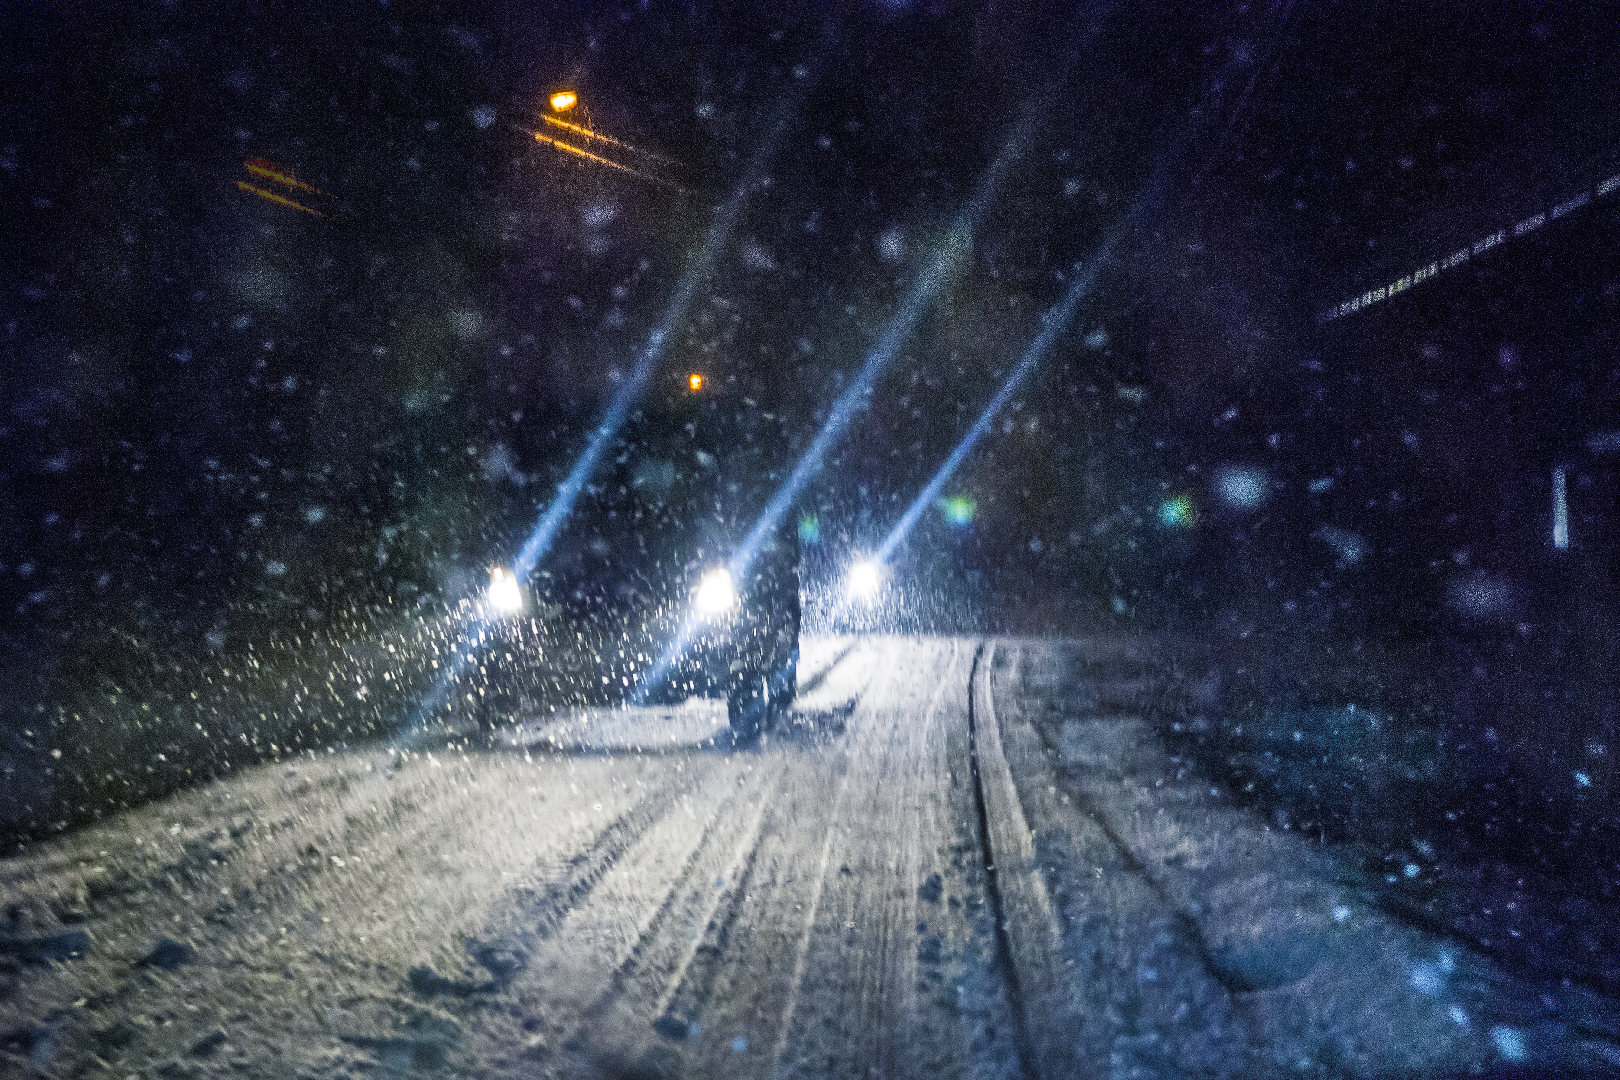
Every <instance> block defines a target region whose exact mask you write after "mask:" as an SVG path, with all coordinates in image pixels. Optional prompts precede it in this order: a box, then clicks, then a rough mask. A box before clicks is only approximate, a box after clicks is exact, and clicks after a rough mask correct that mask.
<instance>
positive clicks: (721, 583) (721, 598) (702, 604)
mask: <svg viewBox="0 0 1620 1080" xmlns="http://www.w3.org/2000/svg"><path fill="white" fill-rule="evenodd" d="M692 606H693V607H695V608H697V610H698V612H699V613H700V614H703V615H709V616H713V615H723V614H725V613H726V612H728V611H730V610H731V609H732V608H734V607H736V606H737V586H735V585H733V584H732V582H731V574H730V573H728V572H727V570H726V568H725V567H723V566H717V567H715V568H714V569H713V570H710V571H708V572H706V573H705V574H704V575H703V577H702V579H701V580H700V581H699V582H698V587H697V592H696V593H694V594H693V596H692Z"/></svg>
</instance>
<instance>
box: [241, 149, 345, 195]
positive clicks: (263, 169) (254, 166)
mask: <svg viewBox="0 0 1620 1080" xmlns="http://www.w3.org/2000/svg"><path fill="white" fill-rule="evenodd" d="M242 167H243V168H244V169H246V170H247V171H248V172H250V173H252V174H253V175H254V176H259V177H263V178H264V179H266V180H273V181H275V182H276V183H278V184H286V185H287V186H288V187H290V188H296V189H297V190H299V191H308V192H311V193H313V194H315V195H325V194H326V192H324V191H322V190H321V189H320V188H317V187H311V186H310V185H308V184H306V183H304V182H303V181H302V180H300V179H298V178H297V177H296V176H294V175H293V174H292V172H291V171H290V170H288V169H283V168H282V167H281V166H280V165H277V164H275V163H274V162H270V161H266V160H264V158H252V159H250V160H248V161H244V162H242Z"/></svg>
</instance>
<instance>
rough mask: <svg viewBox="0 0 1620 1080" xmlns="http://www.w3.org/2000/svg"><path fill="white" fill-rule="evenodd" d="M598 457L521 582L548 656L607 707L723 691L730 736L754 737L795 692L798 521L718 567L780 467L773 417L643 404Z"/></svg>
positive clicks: (717, 398) (688, 397) (709, 397)
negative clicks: (564, 521)
mask: <svg viewBox="0 0 1620 1080" xmlns="http://www.w3.org/2000/svg"><path fill="white" fill-rule="evenodd" d="M605 462H606V463H605V466H604V467H603V469H602V470H601V471H600V472H599V473H598V475H597V476H596V477H595V479H594V481H593V482H592V484H591V485H590V486H589V487H588V488H587V490H586V491H585V493H584V494H583V496H582V497H581V498H580V500H579V503H578V504H577V506H576V508H575V511H574V515H573V520H572V521H571V522H570V524H569V526H568V528H567V530H566V531H565V534H564V536H563V537H562V538H561V539H560V542H559V545H558V547H557V549H556V554H555V557H554V558H553V559H551V560H550V562H549V564H548V566H547V568H546V572H545V573H542V574H540V575H537V576H536V578H535V579H534V581H533V583H532V590H533V592H534V595H535V599H536V601H537V603H538V604H539V606H540V607H541V609H542V610H543V611H546V612H549V617H548V618H547V620H546V624H547V626H548V627H550V628H552V634H551V637H552V638H553V646H552V648H553V651H554V652H558V649H557V646H558V645H561V646H562V650H561V651H562V652H566V653H568V654H569V658H568V659H567V661H566V662H567V663H568V665H569V668H570V670H571V672H572V677H573V678H574V679H576V680H579V681H580V682H581V683H582V684H589V686H588V687H586V688H588V689H590V690H593V691H595V690H596V685H595V684H596V680H601V683H600V686H601V690H600V692H599V695H600V697H604V698H606V699H607V700H614V699H618V700H624V699H626V698H632V699H637V700H644V701H648V702H662V703H673V702H676V701H680V700H683V699H685V698H687V697H691V696H695V695H702V696H708V697H719V696H721V695H722V694H723V695H724V696H725V699H726V703H727V711H728V714H729V717H730V721H731V727H732V730H733V732H734V734H735V736H736V737H737V738H739V739H743V740H747V739H751V738H754V737H755V736H757V735H759V734H760V733H761V732H762V731H763V730H765V729H766V728H767V727H768V726H769V725H770V723H771V720H772V717H773V716H774V715H775V714H776V713H778V712H779V711H781V710H783V709H785V708H787V707H788V706H789V705H791V703H792V701H793V696H794V691H795V685H796V680H797V665H798V655H799V614H800V613H799V538H798V532H797V517H796V516H795V515H793V514H785V515H782V520H781V521H780V523H778V524H777V525H776V526H775V527H774V528H772V529H771V530H769V531H768V533H767V535H766V537H765V540H764V542H763V543H762V544H761V545H760V546H759V549H758V550H757V552H755V553H754V555H753V557H752V558H751V559H748V560H747V561H746V569H745V570H743V571H742V572H741V573H740V574H738V577H739V578H740V580H731V574H730V572H729V571H728V569H727V568H728V566H732V567H733V568H735V565H734V564H735V560H736V557H737V554H738V552H739V551H740V550H741V547H742V545H743V543H744V541H745V539H746V538H747V537H748V536H749V534H750V532H751V531H752V530H753V529H754V528H755V526H756V524H757V522H758V521H759V520H760V519H761V515H762V514H763V512H764V511H765V509H766V506H767V504H768V503H769V502H770V500H771V498H772V497H773V496H774V495H775V494H776V492H777V490H778V488H779V487H780V486H781V484H782V482H783V480H784V479H785V478H786V475H787V470H788V468H789V467H790V466H791V460H790V458H789V457H788V447H787V438H786V433H785V431H784V427H783V423H782V420H781V418H780V417H779V416H778V415H776V414H774V413H772V412H770V411H769V410H767V409H765V408H764V407H762V406H761V405H760V404H759V403H757V402H755V401H753V400H751V399H749V398H746V397H743V396H741V395H736V394H726V393H710V392H707V391H703V392H691V391H690V390H686V389H683V390H681V391H679V392H670V393H668V394H666V395H656V394H655V395H650V396H649V397H648V398H647V399H646V400H645V403H644V404H643V406H642V407H641V408H640V409H639V410H638V411H637V412H635V413H634V414H632V416H631V417H630V418H629V419H628V420H627V422H626V423H625V424H624V426H623V427H622V428H621V429H620V431H619V432H618V435H617V438H616V440H615V442H614V445H613V446H612V447H611V449H610V450H609V452H608V454H607V455H606V458H605ZM559 631H560V633H561V634H562V635H566V636H567V637H569V638H571V640H564V641H561V642H557V641H556V640H555V639H556V638H557V637H558V633H559Z"/></svg>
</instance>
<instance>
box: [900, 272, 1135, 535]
mask: <svg viewBox="0 0 1620 1080" xmlns="http://www.w3.org/2000/svg"><path fill="white" fill-rule="evenodd" d="M1112 247H1113V245H1112V243H1109V244H1108V245H1106V246H1105V247H1104V249H1103V250H1102V252H1100V253H1099V255H1098V257H1097V258H1096V259H1094V260H1093V261H1092V262H1091V264H1090V265H1089V266H1087V267H1085V268H1084V269H1082V268H1080V267H1075V271H1074V280H1073V281H1072V282H1070V284H1069V290H1068V292H1066V293H1064V295H1063V299H1061V300H1059V301H1058V302H1057V303H1056V304H1054V305H1053V306H1052V307H1051V308H1050V309H1049V310H1048V311H1047V313H1046V315H1045V317H1044V320H1043V323H1044V324H1043V325H1042V326H1041V332H1040V333H1039V334H1037V335H1036V337H1035V340H1034V341H1033V342H1031V343H1030V346H1029V348H1028V349H1026V350H1025V351H1024V355H1023V358H1022V359H1020V360H1019V361H1018V366H1017V367H1015V368H1013V371H1012V374H1011V375H1009V376H1007V381H1006V382H1004V383H1002V384H1001V389H1000V390H998V391H996V396H995V397H993V398H991V399H990V404H989V405H986V406H985V408H984V412H982V413H980V414H979V418H978V419H977V420H975V421H974V422H973V426H972V427H971V428H969V429H968V433H967V434H966V435H964V436H963V437H962V441H961V442H959V443H957V444H956V449H954V450H952V451H951V456H950V457H948V458H946V459H945V463H944V464H943V465H941V466H940V467H939V471H938V472H936V473H934V478H933V479H932V480H930V481H928V486H926V487H924V488H923V489H922V491H921V492H920V493H919V494H918V495H917V497H916V498H915V499H913V500H912V502H911V505H910V506H909V507H907V508H906V512H905V513H904V514H902V515H901V516H900V520H899V521H897V522H895V525H894V528H892V529H890V530H889V535H888V536H887V537H885V538H884V541H883V543H882V545H881V546H880V547H879V548H878V549H877V552H876V554H874V555H873V556H872V559H873V561H874V562H876V563H878V564H879V565H880V566H881V565H883V564H885V563H887V562H888V561H889V558H890V556H892V555H893V554H894V549H895V548H897V547H899V546H900V544H901V542H902V541H904V540H905V538H906V535H907V534H908V533H909V532H911V528H912V526H914V525H916V524H917V519H918V518H919V517H921V516H922V514H923V511H924V510H926V509H927V508H928V507H929V506H931V505H933V502H934V500H935V499H936V498H938V497H939V493H940V491H941V490H943V489H944V487H945V485H946V484H947V483H949V482H950V479H951V477H952V476H953V475H954V474H955V473H956V470H957V468H958V467H959V466H960V465H961V464H962V462H963V460H964V459H966V458H967V456H968V454H970V453H972V452H973V447H974V446H975V445H976V444H977V443H978V441H979V440H980V439H982V438H983V437H984V435H985V433H986V432H988V431H989V430H990V425H991V424H993V423H995V420H996V417H997V415H999V414H1000V412H1001V410H1002V409H1003V408H1004V407H1005V406H1006V404H1007V402H1008V401H1009V400H1011V398H1012V396H1013V394H1015V393H1017V392H1018V388H1019V387H1020V386H1022V385H1023V382H1024V380H1025V379H1026V378H1028V377H1029V373H1030V372H1032V371H1034V370H1035V365H1037V364H1038V363H1040V360H1041V357H1042V356H1044V355H1046V351H1047V350H1048V349H1050V348H1051V347H1052V343H1053V342H1054V341H1056V340H1057V338H1058V335H1059V334H1061V333H1063V331H1064V329H1065V328H1066V327H1067V326H1068V324H1069V320H1070V319H1072V318H1073V317H1074V309H1075V308H1077V307H1079V306H1080V301H1081V300H1082V299H1084V298H1085V296H1086V294H1087V293H1088V292H1090V291H1091V285H1092V282H1093V281H1095V280H1096V278H1097V267H1098V266H1099V264H1100V263H1101V262H1102V261H1103V260H1105V259H1107V258H1108V255H1109V252H1110V250H1111V249H1112Z"/></svg>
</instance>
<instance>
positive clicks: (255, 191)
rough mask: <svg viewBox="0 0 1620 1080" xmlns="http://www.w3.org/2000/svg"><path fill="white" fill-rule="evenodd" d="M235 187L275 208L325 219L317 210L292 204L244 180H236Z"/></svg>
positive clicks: (299, 203) (283, 196) (290, 201)
mask: <svg viewBox="0 0 1620 1080" xmlns="http://www.w3.org/2000/svg"><path fill="white" fill-rule="evenodd" d="M236 186H237V187H239V188H241V189H242V190H243V191H246V192H248V193H249V194H251V195H257V196H258V197H259V198H261V199H267V200H269V201H270V202H273V203H275V204H276V205H277V206H285V207H287V208H289V209H291V210H302V211H303V212H304V213H306V214H314V215H315V216H316V217H318V218H324V217H326V215H325V214H323V213H321V212H320V211H319V210H311V209H310V208H309V207H307V206H305V205H304V204H303V203H301V202H294V201H293V200H291V199H289V198H287V196H285V195H281V194H278V193H277V192H274V191H270V190H269V189H267V188H262V187H259V186H258V185H257V184H250V183H248V182H247V181H246V180H238V181H237V182H236Z"/></svg>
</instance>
